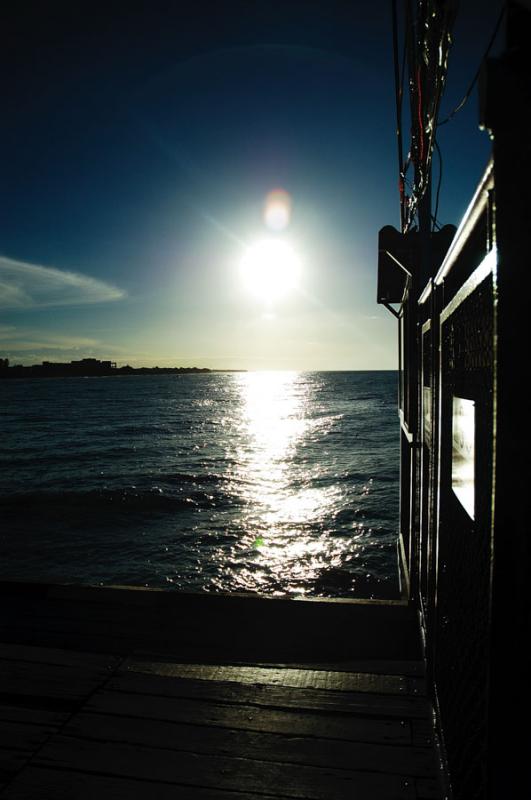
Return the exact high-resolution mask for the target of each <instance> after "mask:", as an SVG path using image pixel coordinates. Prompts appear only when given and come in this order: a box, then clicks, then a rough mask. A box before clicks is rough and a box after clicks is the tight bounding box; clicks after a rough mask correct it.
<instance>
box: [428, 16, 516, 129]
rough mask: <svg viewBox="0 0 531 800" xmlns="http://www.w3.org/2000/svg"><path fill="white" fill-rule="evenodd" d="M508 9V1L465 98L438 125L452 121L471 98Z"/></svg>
mask: <svg viewBox="0 0 531 800" xmlns="http://www.w3.org/2000/svg"><path fill="white" fill-rule="evenodd" d="M506 11H507V3H504V4H503V6H502V9H501V11H500V14H499V16H498V19H497V22H496V25H495V26H494V31H493V32H492V36H491V37H490V40H489V43H488V45H487V49H486V50H485V52H484V53H483V55H482V57H481V61H480V63H479V67H478V69H477V72H476V74H475V75H474V77H473V79H472V83H471V84H470V86H469V87H468V89H467V90H466V92H465V95H464V97H463V99H462V100H461V102H460V103H458V105H457V106H456V107H455V108H454V110H453V111H450V113H449V114H448V116H447V117H445V118H444V119H443V120H441V122H438V123H437V127H440V126H441V125H446V123H447V122H450V120H451V119H453V118H454V117H455V115H456V114H457V113H458V112H459V111H461V109H462V108H463V106H464V105H465V104H466V102H467V100H468V99H469V97H470V95H471V94H472V91H473V89H474V86H475V85H476V83H477V80H478V78H479V76H480V73H481V69H482V67H483V63H484V61H485V59H486V58H487V57H488V55H489V53H490V51H491V48H492V45H493V44H494V42H495V40H496V36H497V35H498V31H499V29H500V25H501V24H502V22H503V18H504V17H505V13H506Z"/></svg>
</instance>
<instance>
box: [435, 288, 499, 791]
mask: <svg viewBox="0 0 531 800" xmlns="http://www.w3.org/2000/svg"><path fill="white" fill-rule="evenodd" d="M493 365H494V307H493V291H492V278H491V277H490V276H489V277H488V278H486V279H485V280H484V281H483V282H482V283H481V284H480V285H479V286H478V287H477V288H476V289H475V290H474V291H473V292H472V293H471V294H470V295H469V296H468V297H467V298H466V299H464V300H463V302H462V303H461V304H460V305H459V306H457V308H456V309H455V310H454V311H453V313H452V314H451V315H450V316H448V317H447V318H446V319H445V321H444V322H443V324H442V327H441V379H442V380H441V412H442V413H441V437H442V438H441V487H440V491H441V503H440V508H441V512H440V519H439V539H438V544H439V554H438V576H437V598H436V602H437V614H436V624H435V664H434V674H435V681H436V686H437V692H438V698H439V703H440V709H441V717H442V725H443V730H444V733H445V740H446V745H447V755H448V761H449V766H450V772H451V774H452V776H453V777H454V780H455V783H456V785H458V786H459V792H458V795H457V796H458V797H459V798H466V799H467V800H472V798H476V797H478V798H479V797H483V796H484V795H483V792H484V788H485V780H486V778H485V770H486V746H487V718H486V715H487V686H488V650H489V605H490V572H491V502H490V497H491V492H492V448H493V430H492V419H493ZM455 397H457V398H465V399H468V400H469V401H470V400H471V401H473V402H474V408H475V416H474V419H475V431H474V450H475V455H474V508H475V511H474V516H475V518H474V519H472V518H471V516H470V515H469V513H467V511H466V510H465V508H464V507H463V505H462V504H461V503H460V501H459V499H458V497H457V496H456V494H455V492H454V491H453V489H452V424H453V423H452V419H453V399H454V398H455Z"/></svg>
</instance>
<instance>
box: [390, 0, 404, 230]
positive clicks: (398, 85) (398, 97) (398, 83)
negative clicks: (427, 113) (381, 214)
mask: <svg viewBox="0 0 531 800" xmlns="http://www.w3.org/2000/svg"><path fill="white" fill-rule="evenodd" d="M396 5H397V0H391V15H392V20H393V56H394V70H395V104H396V140H397V141H396V143H397V149H398V193H399V197H400V229H401V230H402V229H403V227H404V203H405V198H404V151H403V145H402V86H403V74H402V80H401V77H400V64H399V56H398V18H397V11H396Z"/></svg>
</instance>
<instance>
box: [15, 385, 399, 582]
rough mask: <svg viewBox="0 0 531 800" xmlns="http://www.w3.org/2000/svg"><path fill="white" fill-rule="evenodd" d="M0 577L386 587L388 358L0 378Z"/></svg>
mask: <svg viewBox="0 0 531 800" xmlns="http://www.w3.org/2000/svg"><path fill="white" fill-rule="evenodd" d="M0 414H1V430H2V446H1V453H0V516H1V519H2V526H1V532H0V579H18V580H25V581H27V580H32V581H59V582H69V583H71V582H74V583H80V584H93V585H94V584H95V585H111V584H115V585H116V584H118V585H140V586H148V587H155V588H162V589H167V590H185V591H210V592H216V591H228V592H233V591H234V592H260V593H263V594H273V595H291V596H297V597H301V596H309V597H352V596H359V597H395V596H397V595H398V591H399V588H398V568H397V551H396V538H397V526H398V469H399V464H398V459H399V452H398V444H399V432H398V419H397V374H396V373H395V372H336V373H334V372H242V373H221V372H220V373H204V374H181V375H177V374H173V375H172V374H170V375H162V376H155V375H141V376H140V375H138V376H137V375H132V376H124V377H118V376H117V377H95V378H43V379H34V380H28V379H14V380H2V381H0Z"/></svg>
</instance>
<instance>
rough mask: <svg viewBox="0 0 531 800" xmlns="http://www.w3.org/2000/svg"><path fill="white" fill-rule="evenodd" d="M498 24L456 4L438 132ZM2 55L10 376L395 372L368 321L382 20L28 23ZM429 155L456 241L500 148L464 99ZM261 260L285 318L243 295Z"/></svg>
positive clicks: (313, 13) (390, 201) (259, 8)
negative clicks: (271, 201)
mask: <svg viewBox="0 0 531 800" xmlns="http://www.w3.org/2000/svg"><path fill="white" fill-rule="evenodd" d="M12 5H13V6H15V5H16V4H12ZM501 5H502V3H501V2H498V1H497V0H496V2H495V1H494V0H491V2H489V1H487V2H479V1H478V0H462V2H461V3H460V10H459V14H458V18H457V22H456V25H455V29H454V45H453V47H452V50H451V54H450V69H449V75H448V84H447V89H446V93H445V96H444V97H443V101H442V110H441V114H442V116H445V114H446V113H448V112H449V111H451V110H452V109H453V108H454V107H455V106H456V105H457V103H458V102H459V101H460V99H461V98H462V96H463V94H464V93H465V91H466V89H467V87H468V85H469V83H470V81H471V80H472V77H473V76H474V74H475V72H476V69H477V67H478V65H479V63H480V61H481V57H482V55H483V52H484V50H485V48H486V45H487V43H488V40H489V38H490V35H491V33H492V30H493V29H494V25H495V22H496V20H497V17H498V14H499V11H500V8H501ZM183 8H184V9H185V10H183ZM3 38H4V42H5V46H4V47H3V53H2V61H3V69H2V74H3V76H4V81H3V89H2V95H3V98H2V108H3V111H4V113H3V114H2V124H1V126H0V143H1V153H2V158H1V173H0V174H1V177H0V186H1V192H0V195H1V198H0V205H1V208H0V214H1V216H0V356H1V357H8V358H9V360H10V363H12V364H15V363H22V364H33V363H40V362H41V361H42V360H51V361H70V360H71V359H79V358H84V357H95V358H102V359H111V360H113V361H116V362H117V363H118V364H120V365H121V364H126V363H129V364H131V365H133V366H146V365H156V364H157V365H159V366H198V367H209V368H218V369H223V368H227V369H308V370H321V369H323V370H325V369H326V370H336V369H337V370H343V369H353V370H356V369H395V368H396V364H397V355H396V354H397V344H396V338H397V335H396V321H395V319H394V318H393V317H392V315H391V314H390V313H389V312H388V311H386V310H385V309H384V308H383V307H381V306H378V305H377V304H376V279H377V274H376V273H377V237H378V230H379V229H380V228H381V227H383V226H384V225H389V224H391V225H394V226H396V227H398V225H399V207H398V192H397V155H396V139H395V129H396V123H395V99H394V77H393V54H392V38H391V13H390V3H389V2H388V0H372V2H358V3H356V2H337V1H336V0H329V1H328V2H326V3H325V2H313V1H312V0H304V2H289V0H288V1H287V2H283V3H273V2H271V0H269V2H262V0H254V2H245V3H243V2H240V3H231V2H229V1H227V2H223V3H219V2H217V3H207V2H202V1H201V0H197V2H195V3H193V4H192V3H190V4H186V6H181V4H180V3H172V2H164V3H161V2H156V1H155V0H153V1H152V2H149V3H148V2H145V3H138V4H135V3H133V2H132V3H128V4H127V5H125V4H124V5H123V7H122V5H121V4H112V3H111V4H100V3H97V2H92V3H90V4H89V3H83V2H79V3H74V4H71V5H70V7H69V8H67V9H65V8H61V6H60V5H54V3H53V2H50V3H46V4H43V3H38V4H34V5H32V4H31V3H26V4H24V5H22V4H18V9H17V8H13V9H11V11H9V12H8V13H7V15H6V16H5V18H4V20H3ZM498 49H499V48H498ZM406 138H407V137H406ZM438 141H439V144H440V148H441V152H442V155H443V180H442V187H441V200H440V206H439V213H438V219H439V221H440V223H441V224H446V223H452V224H458V223H459V219H460V217H461V216H462V214H463V212H464V211H465V209H466V207H467V205H468V202H469V200H470V199H471V195H472V193H473V191H474V189H475V186H476V184H477V182H478V180H479V178H480V177H481V174H482V172H483V170H484V168H485V166H486V163H487V161H488V157H489V153H490V146H491V145H490V142H489V138H488V135H487V134H486V133H485V132H481V131H480V130H479V129H478V103H477V99H476V93H474V94H473V95H472V97H471V99H470V101H469V102H468V103H467V104H466V106H465V107H464V108H463V110H462V111H461V112H460V113H459V114H458V115H456V117H455V118H454V119H453V120H452V121H451V122H450V123H448V124H447V125H445V126H443V127H441V129H440V133H439V136H438ZM406 146H407V145H406ZM434 176H435V180H436V179H437V165H435V168H434ZM279 187H281V188H283V189H284V190H285V191H286V192H288V193H289V196H290V198H291V217H290V222H289V225H288V227H287V228H285V229H284V230H283V231H281V232H279V231H273V232H272V231H270V230H268V228H267V226H266V224H265V222H264V216H263V209H264V201H265V198H266V196H267V194H268V193H269V192H270V191H271V190H273V189H276V188H279ZM271 239H274V240H276V241H278V240H282V241H283V242H285V243H287V245H288V246H289V248H291V252H292V253H295V254H296V257H297V261H298V264H299V267H300V274H299V275H298V278H297V280H296V281H294V285H293V286H290V287H283V289H284V291H283V292H278V293H274V294H282V296H279V297H276V296H275V297H266V296H264V294H263V293H262V294H261V293H260V292H259V291H258V292H257V291H252V287H249V285H248V284H247V283H246V281H245V280H244V279H243V277H242V268H241V264H242V259H245V257H247V256H248V254H249V253H250V252H251V253H252V252H254V248H255V246H256V244H257V243H261V242H262V243H263V242H264V241H270V240H271ZM250 288H251V290H250ZM255 288H256V287H255Z"/></svg>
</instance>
